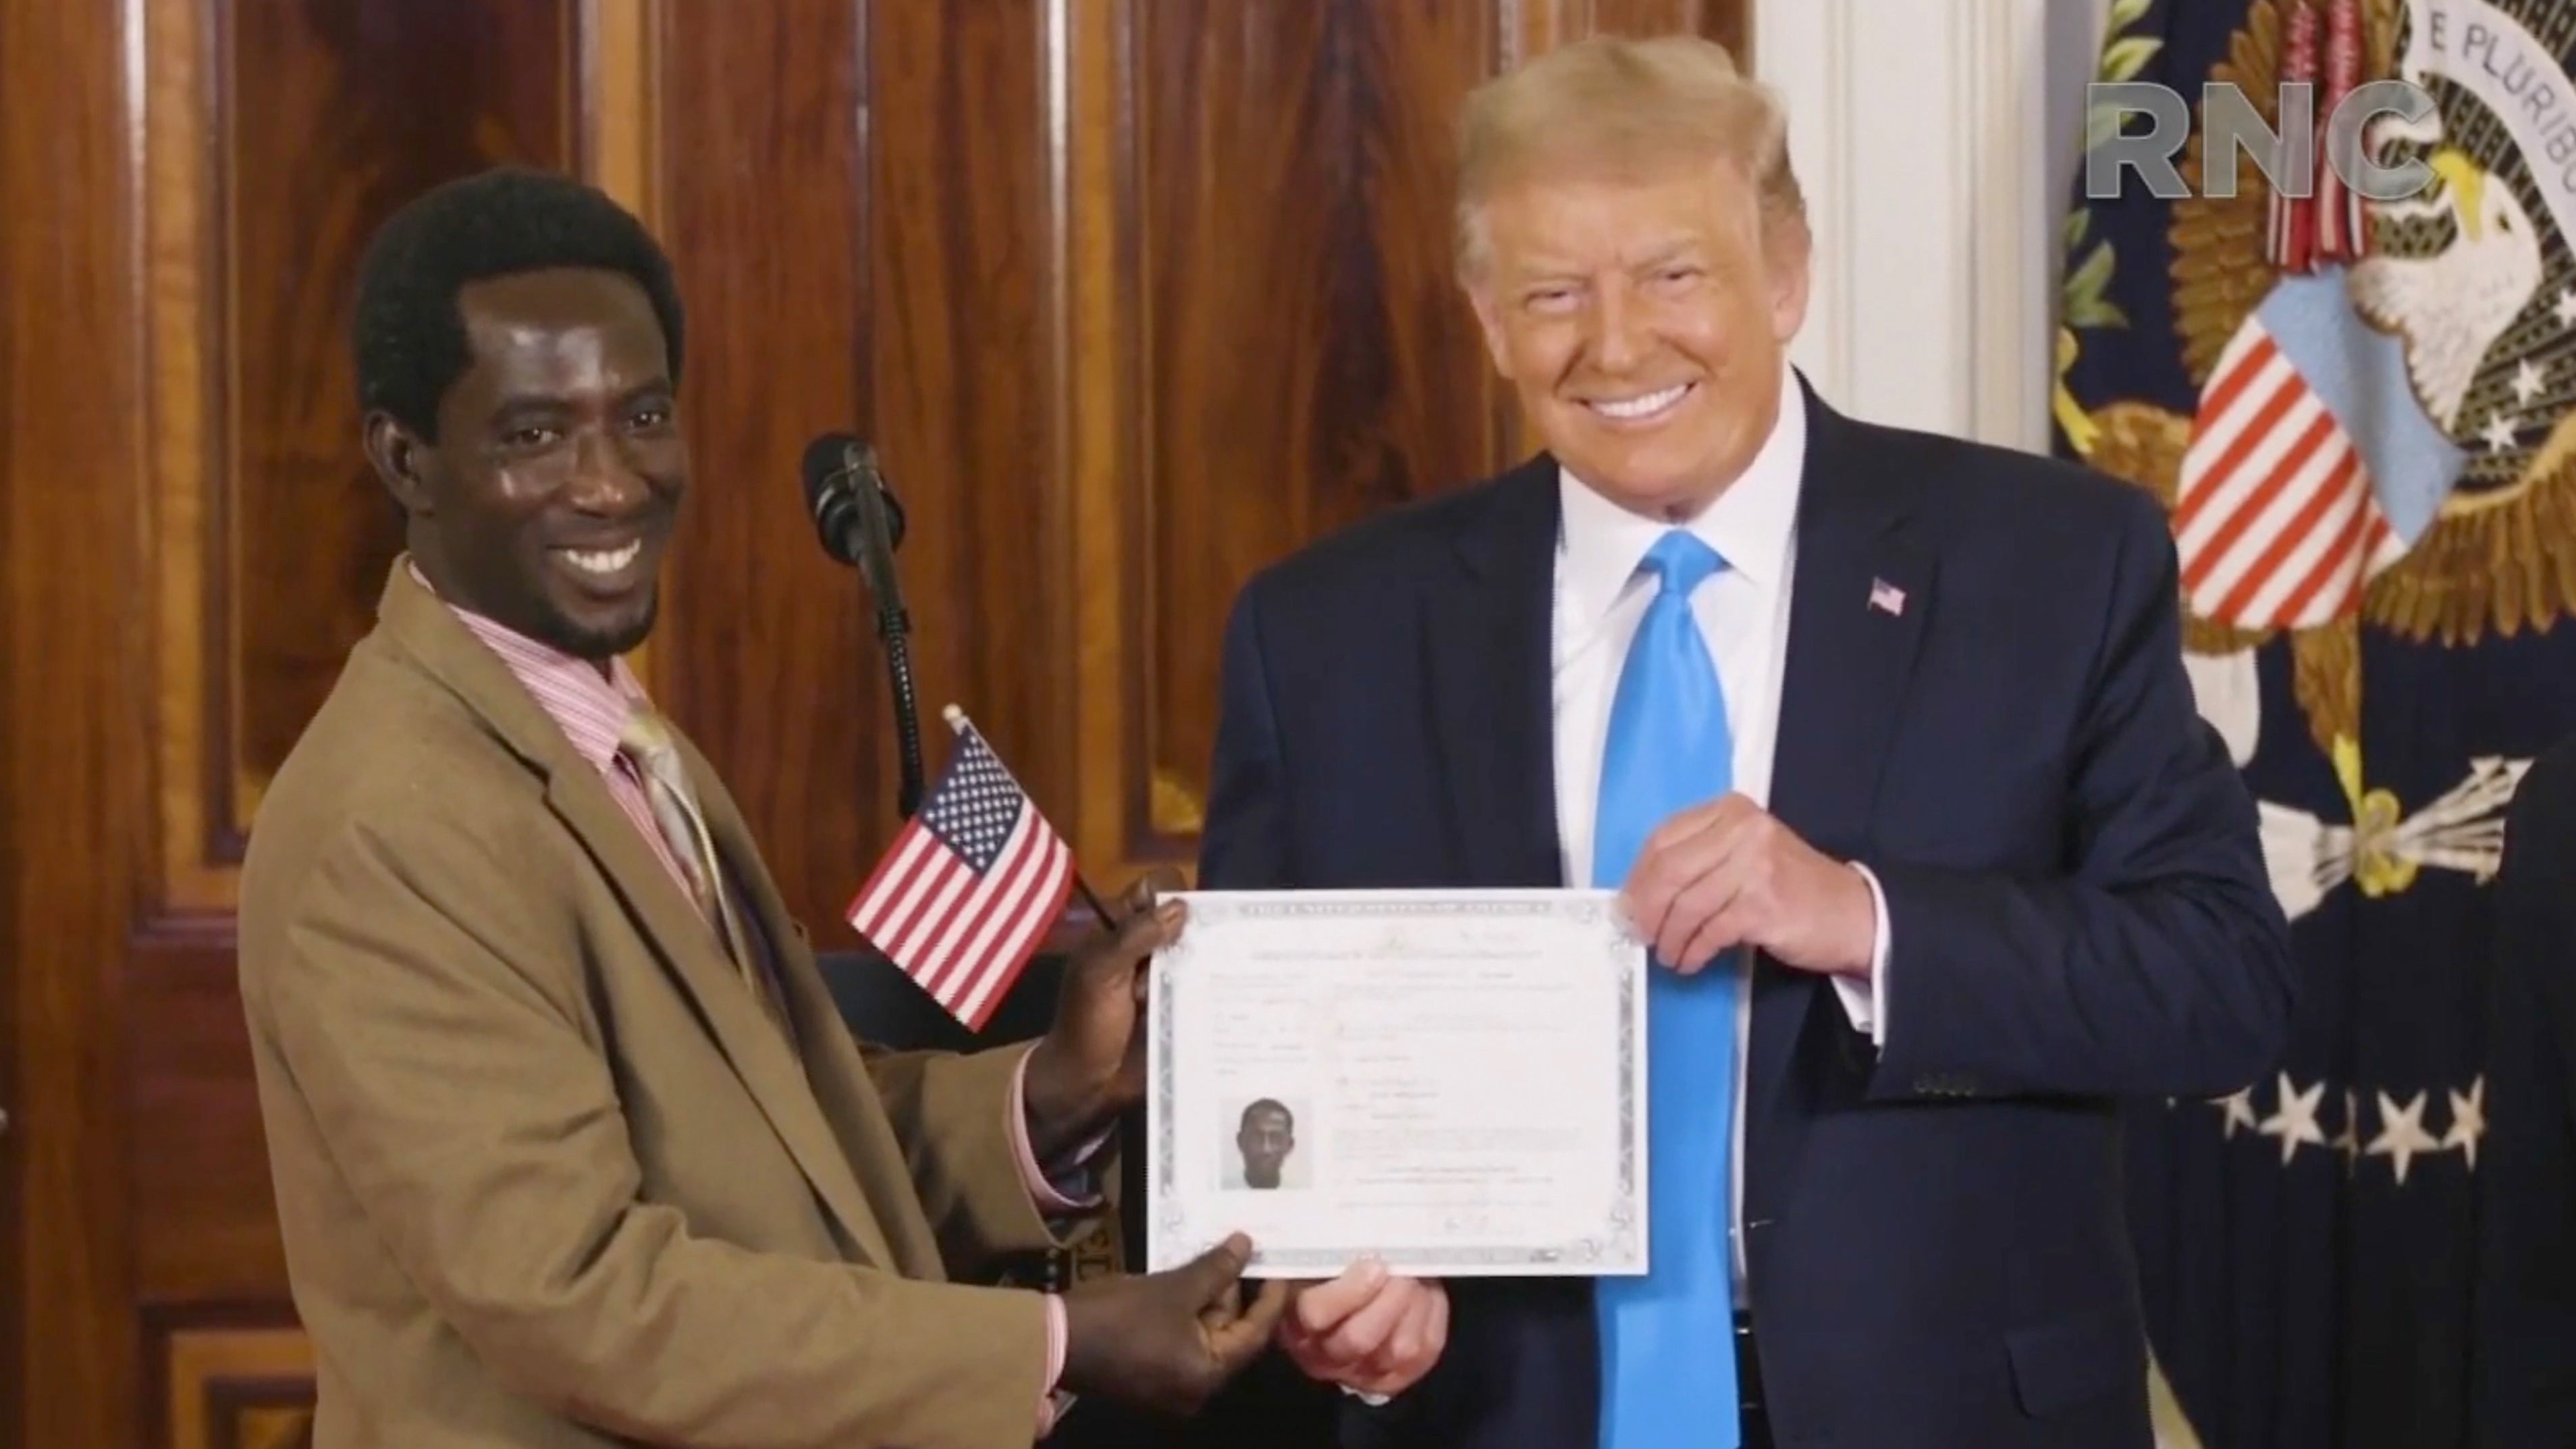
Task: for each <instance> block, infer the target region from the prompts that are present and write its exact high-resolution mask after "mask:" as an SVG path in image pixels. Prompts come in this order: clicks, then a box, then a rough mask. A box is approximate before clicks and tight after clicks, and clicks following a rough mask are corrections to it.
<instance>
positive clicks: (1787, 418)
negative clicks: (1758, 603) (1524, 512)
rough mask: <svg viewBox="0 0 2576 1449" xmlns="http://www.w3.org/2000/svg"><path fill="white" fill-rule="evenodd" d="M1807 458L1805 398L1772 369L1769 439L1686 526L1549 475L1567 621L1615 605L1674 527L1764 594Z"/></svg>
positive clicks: (1792, 380) (1780, 555)
mask: <svg viewBox="0 0 2576 1449" xmlns="http://www.w3.org/2000/svg"><path fill="white" fill-rule="evenodd" d="M1806 453H1807V409H1806V398H1805V396H1804V395H1803V393H1802V392H1801V391H1800V389H1799V387H1798V377H1797V372H1796V370H1795V369H1793V368H1791V367H1789V366H1787V365H1785V364H1784V365H1782V367H1781V369H1780V411H1779V417H1778V419H1777V420H1776V421H1775V422H1774V423H1773V424H1772V427H1771V436H1770V437H1768V438H1766V439H1764V440H1763V443H1762V447H1761V448H1760V450H1759V451H1757V452H1755V453H1754V455H1753V461H1752V462H1751V463H1750V464H1749V465H1747V466H1746V468H1745V470H1744V475H1743V476H1742V477H1740V478H1738V479H1736V480H1735V481H1734V482H1733V483H1732V484H1730V485H1728V487H1727V489H1726V491H1725V492H1723V493H1720V494H1719V495H1718V496H1717V501H1716V502H1714V503H1711V504H1710V505H1709V506H1708V507H1707V508H1705V509H1703V510H1701V511H1700V514H1699V516H1698V517H1696V518H1693V519H1691V520H1690V521H1689V522H1687V523H1684V524H1680V525H1674V524H1670V523H1667V522H1665V521H1664V520H1662V519H1659V518H1648V517H1646V516H1644V515H1643V514H1638V513H1631V512H1629V511H1628V510H1627V509H1625V508H1622V507H1620V506H1619V505H1618V504H1616V503H1613V502H1611V501H1610V500H1609V499H1607V498H1604V497H1603V496H1601V495H1600V494H1599V493H1596V492H1594V491H1593V490H1592V488H1591V487H1590V486H1589V485H1587V484H1585V483H1584V482H1583V481H1582V480H1581V479H1579V478H1577V477H1575V476H1574V474H1573V473H1572V472H1571V471H1569V470H1567V469H1564V468H1559V469H1558V470H1557V488H1558V492H1559V494H1560V497H1561V500H1562V513H1561V516H1562V518H1563V519H1564V532H1563V535H1562V538H1561V540H1560V544H1559V552H1560V557H1561V559H1562V562H1563V567H1564V589H1565V602H1566V606H1567V608H1568V609H1569V610H1570V611H1571V618H1573V619H1575V620H1578V621H1582V622H1590V621H1592V620H1596V619H1598V618H1600V617H1601V616H1602V615H1603V614H1606V613H1608V612H1609V610H1610V607H1611V606H1612V605H1613V604H1615V603H1617V602H1618V600H1619V596H1620V594H1621V593H1623V592H1625V591H1626V589H1627V587H1628V581H1629V580H1630V579H1631V578H1633V577H1634V576H1635V575H1636V572H1637V566H1638V565H1639V564H1640V563H1642V562H1644V561H1645V557H1646V551H1647V550H1648V549H1651V548H1653V547H1654V546H1655V540H1657V539H1659V538H1662V537H1663V536H1664V534H1665V533H1667V532H1668V531H1670V530H1671V529H1673V528H1674V527H1676V526H1679V527H1683V528H1687V529H1689V530H1690V531H1691V533H1692V534H1694V535H1696V536H1697V537H1698V538H1699V540H1700V541H1701V542H1703V543H1705V544H1707V545H1708V546H1709V547H1711V548H1713V549H1715V550H1717V553H1718V557H1720V558H1723V559H1725V560H1726V564H1727V568H1728V569H1729V570H1730V571H1732V572H1734V573H1737V574H1741V575H1742V576H1744V578H1745V579H1747V580H1748V581H1750V582H1751V583H1753V584H1755V585H1756V586H1758V587H1761V588H1764V589H1777V588H1778V587H1780V585H1781V584H1782V583H1783V582H1784V581H1785V580H1786V579H1787V577H1788V571H1789V540H1790V536H1791V534H1792V533H1793V532H1794V531H1795V529H1796V526H1797V522H1798V492H1799V487H1800V484H1801V480H1802V477H1803V475H1804V472H1805V467H1804V464H1805V459H1806Z"/></svg>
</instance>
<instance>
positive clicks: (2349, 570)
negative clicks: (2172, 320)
mask: <svg viewBox="0 0 2576 1449" xmlns="http://www.w3.org/2000/svg"><path fill="white" fill-rule="evenodd" d="M2173 529H2174V543H2175V549H2176V552H2177V553H2178V554H2179V555H2180V558H2181V563H2182V585H2183V593H2184V596H2185V597H2186V598H2187V599H2188V600H2189V601H2190V604H2191V609H2192V612H2193V613H2195V614H2198V615H2199V616H2200V617H2202V618H2204V619H2207V620H2210V621H2211V622H2213V623H2218V624H2225V625H2229V626H2232V627H2235V628H2240V629H2304V628H2311V627H2313V626H2315V625H2318V624H2324V623H2327V622H2330V621H2332V620H2334V619H2336V618H2338V617H2341V616H2342V615H2343V614H2345V613H2347V612H2349V611H2351V610H2353V609H2356V608H2358V607H2359V606H2360V603H2361V595H2362V589H2363V587H2364V586H2365V585H2366V584H2367V583H2368V582H2369V580H2370V578H2371V576H2372V575H2373V574H2376V573H2377V572H2378V571H2379V570H2380V569H2382V568H2385V567H2387V566H2388V565H2389V564H2390V563H2393V562H2395V561H2396V560H2397V559H2398V558H2399V557H2400V556H2402V555H2403V554H2404V552H2405V545H2404V543H2403V541H2402V540H2400V539H2399V538H2398V536H2397V534H2396V532H2395V530H2393V529H2392V528H2391V527H2390V526H2389V522H2388V518H2387V516H2386V515H2385V514H2383V513H2382V512H2381V511H2380V508H2379V501H2378V499H2377V498H2376V497H2375V496H2374V495H2373V494H2372V492H2371V486H2370V474H2369V470H2368V469H2367V468H2366V467H2364V465H2363V462H2362V458H2361V454H2360V453H2359V452H2358V451H2356V450H2355V448H2354V447H2353V443H2352V439H2351V437H2350V435H2349V434H2347V433H2346V432H2345V431H2344V429H2343V427H2342V425H2341V424H2340V423H2338V422H2337V421H2336V420H2335V416H2334V414H2333V413H2332V412H2330V411H2329V410H2328V409H2327V408H2326V405H2325V403H2324V401H2323V400H2322V399H2320V398H2319V397H2318V396H2317V394H2316V392H2315V391H2314V389H2312V388H2311V387H2309V385H2308V382H2307V379H2306V378H2304V377H2302V376H2301V375H2300V374H2299V370H2298V369H2297V368H2296V367H2295V366H2293V365H2292V364H2291V362H2290V360H2289V358H2288V357H2286V356H2285V355H2283V353H2282V352H2281V349H2280V347H2279V344H2278V343H2276V342H2275V341H2274V340H2273V337H2272V334H2271V332H2270V331H2269V330H2268V329H2267V328H2265V327H2264V325H2263V322H2262V319H2261V318H2260V317H2253V318H2249V319H2247V321H2246V324H2245V326H2244V328H2243V329H2242V330H2240V331H2239V332H2238V333H2237V334H2236V337H2235V340H2234V341H2232V342H2230V343H2229V344H2228V348H2227V351H2226V352H2225V353H2224V354H2222V355H2221V356H2220V358H2219V360H2218V366H2217V369H2216V370H2215V371H2213V372H2212V373H2211V374H2210V379H2209V385H2208V387H2207V388H2206V389H2205V390H2204V391H2203V392H2202V394H2201V400H2200V410H2199V414H2198V416H2197V417H2195V418H2194V419H2193V422H2192V437H2191V445H2190V447H2189V448H2188V449H2187V450H2186V451H2185V452H2184V454H2183V461H2182V477H2181V480H2180V482H2179V484H2178V485H2177V486H2176V488H2175V497H2174V510H2173Z"/></svg>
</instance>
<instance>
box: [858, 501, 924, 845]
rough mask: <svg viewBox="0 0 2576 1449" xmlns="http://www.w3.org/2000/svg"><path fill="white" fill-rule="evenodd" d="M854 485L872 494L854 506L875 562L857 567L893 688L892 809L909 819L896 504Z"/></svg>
mask: <svg viewBox="0 0 2576 1449" xmlns="http://www.w3.org/2000/svg"><path fill="white" fill-rule="evenodd" d="M873 472H874V470H873V469H871V470H870V473H871V475H873ZM859 486H860V487H862V488H864V489H866V490H867V491H868V493H869V494H871V495H873V496H871V497H869V498H868V499H867V501H865V502H863V503H861V504H860V505H859V506H860V507H861V508H862V509H865V510H872V512H867V513H862V514H861V517H863V518H868V519H869V521H870V522H871V524H872V525H873V527H872V528H871V529H870V530H869V533H870V540H869V543H868V544H867V545H865V546H863V552H864V553H865V554H867V555H869V556H870V557H869V559H868V561H869V562H870V563H872V564H874V565H875V567H873V568H868V569H864V570H862V572H863V573H866V574H869V575H872V576H873V577H872V578H871V579H870V582H872V583H874V584H876V585H877V588H876V590H875V593H876V612H877V639H878V641H879V642H880V643H882V644H883V645H884V646H885V658H886V683H887V684H888V685H889V686H891V687H892V689H893V692H894V740H895V757H896V761H897V763H898V765H899V766H900V768H901V769H902V772H903V774H902V779H901V786H900V788H899V791H898V793H897V794H896V796H895V809H896V811H897V812H898V813H899V815H900V817H901V818H902V819H905V820H910V819H911V818H912V817H913V815H914V814H915V813H916V812H918V811H919V810H920V809H921V792H922V769H921V694H920V690H919V688H918V687H917V686H916V685H915V684H914V683H913V678H912V639H911V636H912V614H911V612H910V611H909V610H907V609H905V608H904V606H903V586H902V585H901V584H900V583H898V582H896V578H895V567H894V549H893V547H892V546H891V541H892V539H893V537H894V527H895V522H894V518H893V512H894V510H895V509H896V508H897V507H899V506H900V505H898V504H897V503H895V501H894V498H893V496H892V495H890V494H888V493H886V492H885V491H884V490H883V488H882V487H881V486H880V485H879V484H878V483H877V480H876V479H875V477H874V476H868V477H865V478H863V479H862V480H861V482H860V485H859Z"/></svg>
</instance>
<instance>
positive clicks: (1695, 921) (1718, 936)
mask: <svg viewBox="0 0 2576 1449" xmlns="http://www.w3.org/2000/svg"><path fill="white" fill-rule="evenodd" d="M1622 894H1623V896H1624V897H1625V899H1626V902H1627V907H1628V912H1629V918H1630V919H1631V920H1632V921H1633V922H1634V923H1635V925H1636V928H1637V934H1638V936H1639V937H1640V938H1641V939H1643V940H1645V941H1646V942H1648V943H1649V944H1651V945H1652V946H1653V947H1654V948H1655V955H1656V956H1657V957H1658V958H1660V959H1661V960H1662V961H1663V962H1664V963H1665V964H1666V965H1668V966H1671V967H1673V968H1674V969H1676V970H1679V971H1681V972H1683V973H1685V974H1688V973H1690V972H1694V971H1698V970H1699V969H1701V968H1702V967H1705V966H1706V965H1708V963H1709V962H1711V961H1713V960H1715V959H1716V958H1717V957H1718V956H1719V955H1720V954H1721V953H1723V952H1725V951H1727V950H1730V949H1732V948H1734V947H1737V946H1753V947H1756V948H1758V949H1760V950H1761V951H1763V952H1765V953H1767V954H1769V955H1770V956H1772V957H1774V958H1776V959H1777V960H1779V961H1780V963H1781V964H1783V965H1786V966H1794V967H1797V968H1798V969H1800V970H1803V971H1816V972H1823V973H1827V974H1831V975H1843V976H1866V975H1868V974H1869V968H1870V959H1871V957H1872V955H1873V954H1874V953H1875V952H1876V950H1877V946H1878V908H1877V903H1876V902H1875V901H1874V900H1873V899H1872V897H1871V895H1870V889H1869V882H1868V881H1867V880H1866V879H1864V878H1863V877H1862V875H1861V873H1860V871H1859V870H1858V869H1857V868H1856V867H1854V866H1851V865H1848V864H1846V863H1844V862H1842V861H1839V860H1835V859H1834V858H1832V857H1831V856H1828V855H1825V854H1824V853H1822V852H1820V851H1818V850H1817V849H1816V848H1815V847H1814V846H1811V845H1809V844H1807V842H1805V841H1803V840H1800V839H1799V838H1798V834H1797V832H1796V831H1793V830H1791V829H1790V828H1789V827H1788V826H1786V825H1783V824H1781V823H1780V822H1779V821H1778V820H1777V819H1775V818H1773V817H1772V816H1771V815H1770V814H1769V813H1768V812H1766V811H1764V810H1763V809H1762V807H1760V806H1758V805H1756V804H1754V803H1753V802H1752V801H1751V800H1748V799H1746V798H1745V797H1744V796H1742V795H1728V796H1726V797H1725V798H1723V799H1720V800H1713V801H1711V802H1709V803H1708V804H1706V805H1701V806H1696V807H1694V808H1692V809H1689V810H1685V811H1683V812H1682V813H1680V814H1678V815H1675V816H1674V817H1673V818H1671V819H1670V820H1667V821H1665V822H1664V823H1663V824H1662V825H1661V826H1658V827H1657V828H1656V830H1655V833H1654V834H1653V835H1650V836H1648V837H1647V838H1646V844H1645V846H1644V848H1643V849H1641V850H1639V851H1638V852H1637V863H1636V866H1635V868H1634V869H1632V870H1631V871H1629V873H1628V886H1627V889H1626V890H1625V891H1624V892H1623V893H1622Z"/></svg>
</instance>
